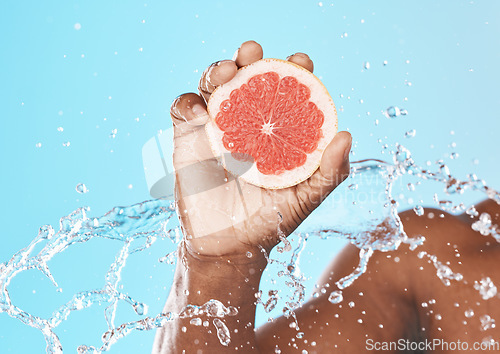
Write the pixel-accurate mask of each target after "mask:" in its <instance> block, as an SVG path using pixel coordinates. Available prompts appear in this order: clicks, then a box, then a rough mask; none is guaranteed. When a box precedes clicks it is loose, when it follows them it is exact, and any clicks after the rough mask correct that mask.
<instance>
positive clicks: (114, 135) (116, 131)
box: [109, 128, 118, 139]
mask: <svg viewBox="0 0 500 354" xmlns="http://www.w3.org/2000/svg"><path fill="white" fill-rule="evenodd" d="M116 133H118V129H116V128H115V129H113V130H112V131H111V134H109V137H110V138H113V139H114V138H116Z"/></svg>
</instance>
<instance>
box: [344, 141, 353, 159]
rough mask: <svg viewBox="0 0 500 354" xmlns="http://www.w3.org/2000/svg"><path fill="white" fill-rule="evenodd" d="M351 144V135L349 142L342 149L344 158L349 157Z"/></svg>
mask: <svg viewBox="0 0 500 354" xmlns="http://www.w3.org/2000/svg"><path fill="white" fill-rule="evenodd" d="M351 146H352V136H351V137H350V138H349V143H348V144H347V147H346V148H345V150H344V160H347V159H348V158H349V153H350V152H351Z"/></svg>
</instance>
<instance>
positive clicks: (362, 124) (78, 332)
mask: <svg viewBox="0 0 500 354" xmlns="http://www.w3.org/2000/svg"><path fill="white" fill-rule="evenodd" d="M499 14H500V2H498V1H494V0H492V1H462V0H456V1H368V0H365V1H356V2H354V1H347V0H345V1H335V2H333V3H331V2H330V1H323V2H322V3H319V2H317V1H274V2H270V1H254V2H239V1H212V2H208V1H176V2H168V1H146V2H144V1H44V2H38V1H21V0H20V1H16V2H13V1H4V2H2V3H1V4H0V33H1V39H0V53H1V56H0V64H1V65H0V103H1V105H0V114H1V115H0V119H1V125H0V163H1V164H0V166H1V167H0V169H1V173H0V199H1V201H2V204H1V205H2V207H1V212H0V223H1V225H2V228H1V233H0V237H1V245H2V247H0V261H1V262H4V261H6V260H8V259H9V258H10V256H11V255H12V254H14V253H15V252H16V251H18V250H19V249H21V248H22V247H25V246H26V245H27V244H28V243H29V241H30V240H31V239H33V238H34V237H35V235H36V234H37V232H38V228H39V226H40V225H43V224H52V225H54V227H56V226H57V223H58V219H59V218H60V217H61V216H64V215H67V214H69V213H70V212H71V211H73V210H74V209H76V208H77V207H80V206H83V205H88V206H90V207H91V212H90V213H91V215H94V216H98V215H102V214H103V213H105V212H106V211H107V210H109V209H111V208H112V207H113V206H116V205H130V204H133V203H137V202H141V201H143V200H146V199H148V198H149V195H148V191H147V187H146V183H145V179H144V174H143V170H142V161H141V148H142V145H143V144H144V143H145V142H146V141H147V140H148V139H149V138H150V137H152V136H153V135H154V134H156V133H157V131H158V130H159V129H162V128H163V129H164V128H166V127H168V126H169V125H170V123H169V116H168V111H169V107H170V103H171V101H172V99H173V98H174V97H175V96H177V95H178V94H180V93H183V92H187V91H193V90H196V88H197V80H198V78H199V76H200V74H201V72H202V71H203V70H204V68H205V67H206V66H207V65H209V64H210V63H211V62H213V61H216V60H219V59H224V58H231V57H232V54H233V52H234V50H235V49H236V48H237V47H238V46H239V44H240V43H241V42H242V41H245V40H248V39H254V40H256V41H258V42H260V43H261V44H262V45H263V47H264V55H265V56H266V57H278V58H282V57H286V56H287V55H289V54H292V53H294V52H296V51H302V52H306V53H308V54H309V55H310V56H311V57H312V58H313V60H314V61H315V73H316V74H317V75H318V76H319V77H320V78H322V80H323V81H324V83H325V85H326V86H327V88H328V89H329V90H330V93H331V94H332V97H333V98H334V101H335V102H336V104H337V108H338V110H339V126H340V128H341V129H348V130H349V131H350V132H351V133H352V134H353V136H354V139H355V146H354V151H355V155H354V156H352V157H351V159H352V160H355V159H361V158H368V157H372V158H383V159H388V158H390V156H388V155H387V153H385V154H384V153H382V152H381V150H382V149H381V147H380V144H379V143H378V142H377V139H378V138H382V139H383V141H384V143H387V144H389V145H392V144H394V143H395V142H401V143H404V144H405V146H407V147H408V148H409V149H410V150H411V151H412V152H413V156H414V157H415V159H416V160H417V162H418V163H421V164H424V163H425V162H426V161H427V160H430V161H435V160H436V159H440V158H447V156H448V155H449V153H450V152H451V151H456V152H458V153H459V154H460V157H459V159H457V160H453V161H450V167H451V168H452V171H453V173H454V174H456V175H457V176H458V177H464V176H465V175H466V174H467V173H470V172H475V173H476V174H477V175H478V176H479V177H481V178H483V179H485V180H486V181H487V182H489V184H490V185H491V186H492V187H496V188H499V186H500V183H499V182H498V172H499V168H498V163H499V161H500V160H499V157H498V152H499V148H498V132H499V130H500V119H499V118H500V117H499V114H498V108H497V105H498V102H499V100H498V92H499V90H498V82H499V78H500V66H499V62H500V36H499V34H500V31H499V29H500V22H499V16H498V15H499ZM76 23H80V24H81V29H80V30H76V29H75V28H74V25H75V24H76ZM140 48H142V50H141V49H140ZM365 61H368V62H370V64H371V67H370V69H369V70H365V69H364V68H363V63H364V62H365ZM384 61H387V65H383V62H384ZM407 61H409V62H407ZM405 80H407V81H409V82H411V84H412V85H411V86H409V85H406V84H405ZM341 95H342V97H341ZM405 98H406V99H405ZM360 100H362V103H361V101H360ZM392 105H396V106H399V107H403V108H405V109H407V110H408V115H407V116H406V117H399V118H398V119H395V120H389V119H387V118H386V117H385V116H384V115H383V114H382V113H381V112H382V111H383V110H385V109H386V108H387V107H388V106H392ZM368 112H369V113H368ZM136 118H139V121H136ZM376 119H378V120H379V121H380V123H379V125H375V124H374V121H375V120H376ZM58 127H63V128H64V131H63V132H59V131H58V130H57V128H58ZM113 129H117V130H118V132H117V135H116V138H114V139H112V138H110V136H109V135H110V133H111V131H112V130H113ZM410 129H416V131H417V135H416V137H415V138H413V139H406V138H405V137H404V133H405V132H406V131H408V130H410ZM451 131H454V134H451V133H450V132H451ZM66 141H69V142H70V143H71V145H70V146H69V147H64V146H63V143H64V142H66ZM453 142H454V143H456V148H452V147H450V146H451V144H452V143H453ZM37 143H41V144H42V146H41V147H40V148H36V147H35V145H36V144H37ZM474 159H478V161H476V163H473V160H474ZM477 162H479V163H477ZM80 182H83V183H85V184H86V185H87V186H88V188H89V189H90V192H89V193H87V194H84V195H81V194H78V193H77V192H76V191H75V186H76V184H77V183H80ZM130 185H131V187H132V188H129V186H130ZM426 188H427V189H425V188H424V189H422V190H421V193H422V195H426V196H428V195H431V196H432V193H433V190H432V188H434V187H432V186H429V187H426ZM478 197H479V196H477V195H466V196H464V197H462V200H463V201H465V202H467V203H470V202H474V201H475V200H477V198H478ZM429 200H431V199H429ZM315 242H321V241H314V242H312V244H311V245H310V247H309V248H308V249H309V251H308V252H307V254H306V255H305V256H304V258H303V260H302V268H303V270H304V271H305V273H306V274H307V275H308V276H309V277H310V281H309V282H308V285H309V286H311V285H312V284H313V283H314V279H315V278H316V277H317V275H318V274H319V273H320V271H321V269H322V268H323V267H324V266H325V265H326V264H327V263H328V261H329V259H330V258H331V256H332V255H333V254H335V252H337V251H338V249H339V247H340V246H341V245H342V244H343V243H342V242H340V241H339V242H336V243H330V245H331V246H329V247H321V245H320V244H316V243H315ZM118 246H119V245H114V244H112V243H106V244H105V243H104V242H102V244H101V242H94V243H93V244H92V245H90V246H89V247H87V248H84V247H83V246H82V247H81V248H78V247H80V246H75V247H74V248H75V249H72V250H68V251H66V252H65V255H64V257H60V258H59V259H58V260H54V262H53V263H50V264H49V266H51V268H52V269H53V271H54V275H55V277H56V279H57V280H58V281H60V282H61V283H64V285H63V284H61V285H62V286H63V289H64V291H63V293H62V294H59V293H56V291H55V288H54V287H53V286H52V285H50V283H49V281H48V280H46V279H44V277H43V275H41V274H40V273H39V272H35V271H33V272H26V274H22V275H21V276H19V277H18V278H19V279H18V280H16V281H14V282H13V283H12V285H11V287H10V289H11V295H12V297H13V300H14V301H17V303H18V305H20V306H22V307H23V308H25V309H26V310H28V311H33V312H34V313H36V314H39V315H48V314H50V313H51V312H52V310H54V309H55V308H56V307H57V306H59V305H61V304H62V303H64V301H67V297H68V296H71V295H72V294H73V293H74V292H75V291H77V290H78V289H79V290H82V289H89V288H93V287H100V286H102V284H103V282H104V272H105V271H106V269H107V267H108V265H109V264H110V263H111V262H112V260H113V258H114V253H115V252H116V250H118V248H117V247H118ZM160 247H161V246H160ZM168 247H170V248H171V245H168ZM110 248H112V251H110ZM152 252H153V253H154V252H155V251H152ZM157 253H158V254H150V258H151V263H150V264H148V261H147V260H144V259H143V260H141V261H136V262H135V263H134V261H132V260H131V262H130V264H129V266H128V267H127V271H126V272H125V274H124V279H126V280H127V282H128V286H129V287H130V290H129V292H130V293H131V294H133V293H135V292H137V289H140V290H141V291H142V294H145V295H143V296H144V298H145V302H146V303H148V304H149V305H151V307H152V308H151V312H150V313H153V312H155V311H156V312H158V311H160V309H161V308H162V306H163V301H164V299H165V296H166V294H167V290H168V285H169V281H170V280H169V279H171V273H172V269H173V267H170V268H169V267H166V266H165V267H163V268H161V269H159V268H158V267H156V266H154V264H153V263H154V262H157V259H158V256H161V255H162V253H163V254H164V252H162V251H161V250H159V251H157ZM148 267H150V268H148ZM145 274H146V276H145ZM150 274H151V276H150ZM146 278H147V279H146ZM16 279H17V278H16ZM127 282H126V283H127ZM33 290H34V291H35V292H33ZM65 296H66V297H65ZM103 309H104V307H98V306H97V307H95V308H93V309H91V310H88V311H82V313H78V314H74V315H72V316H71V317H70V320H69V321H68V323H67V324H65V325H62V326H61V327H60V328H59V330H58V331H56V333H58V334H59V335H60V337H61V340H62V342H63V345H64V348H65V351H67V352H75V351H76V346H77V345H79V344H88V345H98V344H99V342H100V339H99V336H98V334H99V333H102V331H101V332H99V331H96V333H95V334H90V333H91V330H94V329H95V327H98V325H104V322H103V319H102V317H103V316H102V315H101V314H100V313H101V312H102V310H103ZM128 311H129V312H130V313H126V314H125V315H124V318H125V317H126V316H129V317H127V318H128V320H130V319H133V318H134V314H133V313H132V310H130V309H128ZM92 316H94V317H92ZM95 318H100V320H101V321H102V322H103V323H100V322H99V323H98V324H97V323H96V321H95ZM135 319H137V316H136V317H135ZM264 319H265V316H263V315H261V317H260V321H262V320H264ZM0 328H1V331H0V352H2V353H4V352H12V353H40V352H44V346H45V344H44V341H43V338H42V336H41V334H39V333H38V332H37V331H36V330H34V329H31V328H29V327H26V326H24V325H22V324H21V323H20V322H19V321H16V320H13V319H11V318H9V317H8V316H6V315H5V314H0ZM153 335H154V333H152V332H148V333H134V334H132V335H130V336H129V337H127V338H125V339H124V340H121V341H119V342H118V343H117V344H116V345H115V346H113V347H112V350H111V352H112V353H137V352H148V351H149V350H150V348H151V343H152V339H153Z"/></svg>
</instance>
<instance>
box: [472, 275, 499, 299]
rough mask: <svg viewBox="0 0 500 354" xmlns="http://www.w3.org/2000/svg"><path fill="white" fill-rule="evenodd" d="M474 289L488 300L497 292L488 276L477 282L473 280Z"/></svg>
mask: <svg viewBox="0 0 500 354" xmlns="http://www.w3.org/2000/svg"><path fill="white" fill-rule="evenodd" d="M474 289H476V290H477V291H479V294H481V296H482V297H483V300H488V299H491V298H492V297H494V296H495V295H496V294H497V287H496V286H495V284H493V281H492V280H491V279H490V277H486V278H483V279H481V280H480V281H479V282H478V281H475V282H474Z"/></svg>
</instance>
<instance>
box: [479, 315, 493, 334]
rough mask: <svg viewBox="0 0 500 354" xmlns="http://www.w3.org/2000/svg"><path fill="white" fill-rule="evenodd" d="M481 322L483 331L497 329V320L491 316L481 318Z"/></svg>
mask: <svg viewBox="0 0 500 354" xmlns="http://www.w3.org/2000/svg"><path fill="white" fill-rule="evenodd" d="M479 320H480V321H481V331H487V330H488V329H493V328H495V327H496V325H495V320H494V319H493V318H491V317H490V316H489V315H483V316H481V317H479Z"/></svg>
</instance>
